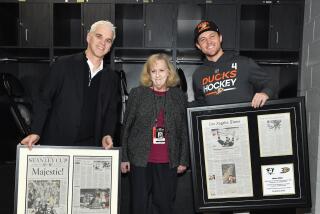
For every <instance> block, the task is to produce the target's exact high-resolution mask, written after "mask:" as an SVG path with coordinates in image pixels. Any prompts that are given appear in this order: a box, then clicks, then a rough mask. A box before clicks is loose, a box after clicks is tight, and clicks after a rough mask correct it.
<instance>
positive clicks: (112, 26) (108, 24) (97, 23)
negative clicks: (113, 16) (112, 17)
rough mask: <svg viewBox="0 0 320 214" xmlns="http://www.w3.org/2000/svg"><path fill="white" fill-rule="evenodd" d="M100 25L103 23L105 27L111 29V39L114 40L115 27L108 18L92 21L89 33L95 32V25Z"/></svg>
mask: <svg viewBox="0 0 320 214" xmlns="http://www.w3.org/2000/svg"><path fill="white" fill-rule="evenodd" d="M100 25H104V26H106V27H108V28H110V29H111V31H112V33H113V38H112V41H114V39H115V38H116V27H115V26H114V25H113V24H112V23H111V22H110V21H108V20H100V21H97V22H95V23H93V24H92V25H91V28H90V31H89V33H91V32H95V31H96V30H97V27H98V26H100Z"/></svg>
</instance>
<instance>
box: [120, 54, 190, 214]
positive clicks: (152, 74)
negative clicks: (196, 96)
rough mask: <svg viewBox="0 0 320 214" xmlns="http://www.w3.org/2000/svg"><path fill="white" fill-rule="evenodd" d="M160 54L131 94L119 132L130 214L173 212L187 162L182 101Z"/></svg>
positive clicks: (147, 65) (152, 59) (174, 78)
mask: <svg viewBox="0 0 320 214" xmlns="http://www.w3.org/2000/svg"><path fill="white" fill-rule="evenodd" d="M178 83H179V78H178V75H177V73H176V71H175V69H174V67H173V65H172V64H171V63H170V60H169V57H168V56H167V55H165V54H154V55H151V56H150V57H149V58H148V60H147V62H146V63H145V65H144V67H143V71H142V73H141V78H140V86H139V87H137V88H134V89H132V90H131V92H130V95H129V100H128V105H127V110H126V113H125V118H124V125H123V128H122V139H121V143H122V152H123V153H122V163H121V171H122V173H127V172H130V179H131V192H132V195H131V199H132V213H133V214H138V213H139V214H145V213H148V207H147V206H148V200H149V198H150V196H151V195H152V209H153V210H157V213H159V214H170V213H172V212H173V205H174V199H175V194H176V185H177V174H179V173H183V172H184V171H185V170H186V168H187V166H188V162H189V149H188V134H187V123H186V107H187V99H186V96H185V94H184V93H183V92H182V91H181V90H180V89H179V88H177V87H176V86H177V84H178Z"/></svg>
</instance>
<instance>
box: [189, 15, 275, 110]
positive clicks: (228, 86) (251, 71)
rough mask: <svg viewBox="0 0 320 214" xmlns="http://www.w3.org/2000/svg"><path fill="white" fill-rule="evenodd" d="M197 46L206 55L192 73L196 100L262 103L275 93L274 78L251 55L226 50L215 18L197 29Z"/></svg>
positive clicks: (210, 103) (254, 105)
mask: <svg viewBox="0 0 320 214" xmlns="http://www.w3.org/2000/svg"><path fill="white" fill-rule="evenodd" d="M194 39H195V45H196V47H197V48H198V49H199V50H200V51H201V52H202V53H203V54H204V55H205V57H206V58H205V60H204V63H203V65H201V66H200V67H199V68H198V69H197V70H196V71H195V72H194V74H193V76H192V80H193V90H194V95H195V100H196V101H197V102H198V103H199V104H202V105H218V104H227V103H239V102H250V101H251V103H252V107H254V108H258V107H261V106H263V105H264V104H265V103H266V101H267V100H268V99H269V98H270V97H271V96H272V94H273V89H272V88H273V87H272V82H271V78H270V77H269V76H268V74H267V73H265V72H264V71H263V70H262V69H261V67H259V66H258V65H257V64H256V63H255V62H254V61H253V60H252V59H249V58H247V57H243V56H239V55H236V54H234V53H227V52H224V51H223V49H222V47H221V44H222V35H221V32H220V30H219V28H218V26H217V25H216V24H215V23H214V22H212V21H201V22H200V23H199V24H198V25H197V26H196V28H195V29H194Z"/></svg>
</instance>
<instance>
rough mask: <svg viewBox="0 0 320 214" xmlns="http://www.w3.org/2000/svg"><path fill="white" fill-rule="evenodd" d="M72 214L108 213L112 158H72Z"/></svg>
mask: <svg viewBox="0 0 320 214" xmlns="http://www.w3.org/2000/svg"><path fill="white" fill-rule="evenodd" d="M73 164H74V173H73V176H74V178H73V203H72V204H73V208H72V213H73V214H89V213H103V214H109V213H110V198H111V195H110V194H111V188H112V187H111V179H112V171H111V169H112V158H111V157H78V156H75V157H74V162H73Z"/></svg>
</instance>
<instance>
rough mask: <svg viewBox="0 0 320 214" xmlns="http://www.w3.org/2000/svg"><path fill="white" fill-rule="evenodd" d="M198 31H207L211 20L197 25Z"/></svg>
mask: <svg viewBox="0 0 320 214" xmlns="http://www.w3.org/2000/svg"><path fill="white" fill-rule="evenodd" d="M197 28H198V32H202V31H205V30H207V29H209V28H210V25H209V22H201V23H200V24H198V25H197Z"/></svg>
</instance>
